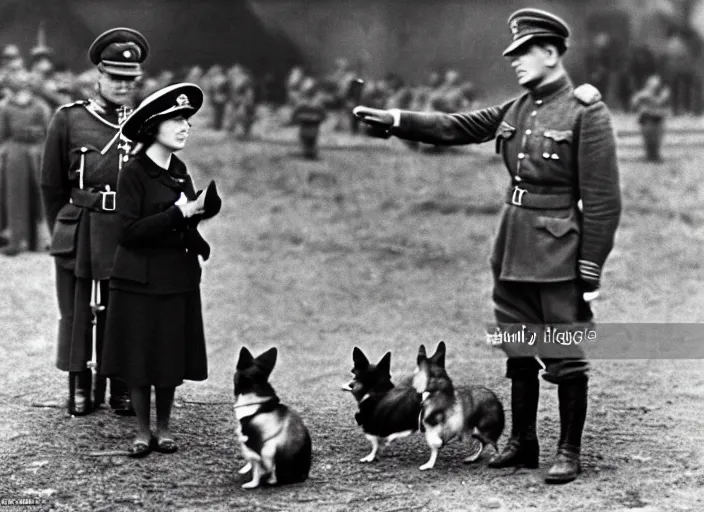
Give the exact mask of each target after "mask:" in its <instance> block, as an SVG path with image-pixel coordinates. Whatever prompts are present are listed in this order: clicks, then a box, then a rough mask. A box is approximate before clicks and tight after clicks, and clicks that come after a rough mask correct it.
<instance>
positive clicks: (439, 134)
mask: <svg viewBox="0 0 704 512" xmlns="http://www.w3.org/2000/svg"><path fill="white" fill-rule="evenodd" d="M392 133H393V134H394V135H397V136H398V137H401V138H404V139H408V140H416V141H419V142H424V143H429V144H437V145H441V144H446V145H454V144H469V143H481V142H486V141H489V140H491V139H494V138H495V139H496V150H497V153H499V154H501V155H502V157H503V160H504V163H505V165H506V168H507V170H508V172H509V175H510V177H511V186H510V187H509V189H508V191H507V193H506V202H507V204H506V206H505V207H504V209H503V212H502V216H501V222H500V225H499V229H498V233H497V236H496V240H495V244H494V250H493V253H492V256H491V266H492V271H493V274H494V302H495V314H496V319H497V321H498V322H499V323H500V324H502V323H507V324H511V323H530V324H537V325H544V324H553V323H581V322H588V321H590V320H591V318H592V315H591V311H590V309H589V306H588V304H587V303H586V302H584V300H583V298H582V291H583V289H582V287H581V285H580V281H579V280H578V278H579V277H580V276H581V277H582V278H584V277H585V276H586V277H590V276H593V277H595V278H596V279H597V280H598V277H599V275H600V272H601V267H602V266H603V264H604V262H605V261H606V258H607V256H608V254H609V252H610V251H611V249H612V247H613V242H614V235H615V231H616V228H617V225H618V222H619V217H620V211H621V200H620V188H619V176H618V165H617V157H616V144H615V136H614V131H613V127H612V125H611V120H610V115H609V112H608V110H607V108H606V106H605V104H604V103H603V102H602V101H600V96H599V94H598V91H596V89H594V88H593V87H591V86H581V87H580V88H577V89H576V90H575V89H574V88H573V86H572V84H571V83H570V81H569V79H568V78H567V77H566V76H564V77H562V78H561V79H559V80H557V81H555V82H553V83H550V84H547V85H545V86H542V87H540V88H538V89H536V90H533V91H531V92H530V93H526V94H524V95H522V96H520V97H519V98H516V99H514V100H512V101H509V102H507V103H505V104H503V105H499V106H494V107H489V108H486V109H483V110H479V111H475V112H471V113H455V114H444V113H419V112H408V111H401V112H400V123H399V125H398V126H396V127H394V128H393V130H392ZM578 201H581V203H582V211H580V209H579V208H578ZM509 355H511V354H509ZM580 356H581V354H580V353H579V352H577V353H575V356H574V357H577V358H579V357H580ZM570 357H573V356H570ZM545 362H546V364H547V376H548V378H552V380H554V381H559V380H561V379H563V378H565V377H567V376H571V375H573V374H574V372H584V371H586V370H587V364H586V362H585V361H580V360H576V361H575V360H572V361H570V362H569V364H566V363H565V362H564V361H562V362H561V361H556V360H555V361H550V360H547V361H545ZM537 369H538V363H537V362H536V361H535V360H534V359H533V358H526V357H521V358H510V359H509V361H508V372H507V377H511V378H513V377H515V376H516V374H517V372H522V371H529V372H536V371H537Z"/></svg>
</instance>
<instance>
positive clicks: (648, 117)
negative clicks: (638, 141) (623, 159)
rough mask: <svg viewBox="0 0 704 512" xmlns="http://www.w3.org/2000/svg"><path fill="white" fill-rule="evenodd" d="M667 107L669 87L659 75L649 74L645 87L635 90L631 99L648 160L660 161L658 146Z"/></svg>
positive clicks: (660, 140)
mask: <svg viewBox="0 0 704 512" xmlns="http://www.w3.org/2000/svg"><path fill="white" fill-rule="evenodd" d="M669 107H670V89H669V88H668V87H667V86H666V85H664V84H663V83H662V80H661V79H660V76H659V75H651V76H650V77H649V78H648V80H647V81H646V82H645V87H643V89H641V90H640V91H638V92H636V94H635V95H634V96H633V99H632V100H631V108H632V109H633V110H634V111H635V112H636V113H637V114H638V123H639V124H640V129H641V133H642V134H643V142H644V144H645V156H646V160H648V161H649V162H660V161H662V158H661V156H660V146H661V145H662V137H663V133H664V126H665V117H666V116H667V113H668V111H669Z"/></svg>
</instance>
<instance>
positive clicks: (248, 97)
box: [225, 64, 256, 139]
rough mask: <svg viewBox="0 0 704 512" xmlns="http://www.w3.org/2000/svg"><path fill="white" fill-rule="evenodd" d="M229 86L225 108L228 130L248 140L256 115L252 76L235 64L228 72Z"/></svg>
mask: <svg viewBox="0 0 704 512" xmlns="http://www.w3.org/2000/svg"><path fill="white" fill-rule="evenodd" d="M228 85H229V88H230V92H229V94H228V101H227V105H226V108H225V112H226V118H227V129H228V130H229V131H230V132H231V133H234V134H236V135H237V136H238V137H240V138H243V139H247V138H249V135H250V132H251V130H252V125H253V124H254V117H255V113H256V104H255V97H254V81H253V79H252V75H251V74H250V73H249V72H248V71H246V70H245V69H244V68H242V66H239V65H237V64H235V65H234V66H232V68H230V70H229V71H228Z"/></svg>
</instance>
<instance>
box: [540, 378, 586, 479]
mask: <svg viewBox="0 0 704 512" xmlns="http://www.w3.org/2000/svg"><path fill="white" fill-rule="evenodd" d="M587 382H588V379H587V377H578V378H575V379H570V380H568V381H566V382H563V383H561V384H560V385H559V386H558V388H557V393H558V399H559V402H560V441H559V443H558V447H557V457H556V458H555V463H554V464H553V465H552V467H551V468H550V469H549V470H548V474H547V475H546V477H545V482H547V483H549V484H564V483H567V482H571V481H572V480H574V479H575V478H577V475H578V474H579V473H580V472H581V471H582V468H581V465H580V462H579V454H580V450H581V446H582V432H583V430H584V422H585V420H586V418H587V389H588V386H587Z"/></svg>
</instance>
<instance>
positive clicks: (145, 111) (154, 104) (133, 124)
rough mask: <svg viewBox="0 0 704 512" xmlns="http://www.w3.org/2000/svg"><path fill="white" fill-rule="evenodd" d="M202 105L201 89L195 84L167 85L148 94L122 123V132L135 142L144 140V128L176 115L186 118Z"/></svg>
mask: <svg viewBox="0 0 704 512" xmlns="http://www.w3.org/2000/svg"><path fill="white" fill-rule="evenodd" d="M201 105H203V90H202V89H201V88H200V87H198V86H197V85H196V84H190V83H179V84H173V85H169V86H167V87H164V88H163V89H159V90H158V91H156V92H154V93H152V94H150V95H149V96H147V97H146V98H144V100H142V103H140V104H139V106H138V107H137V108H136V109H134V111H133V112H132V115H130V117H128V118H127V120H126V121H125V124H123V125H122V133H123V134H124V135H125V136H126V137H127V138H129V139H131V140H133V141H135V142H146V138H147V137H146V133H145V132H146V128H147V127H149V126H152V125H153V124H154V123H158V122H161V121H164V120H166V119H171V118H174V117H177V116H183V117H185V118H188V117H190V116H192V115H193V114H195V113H196V112H198V110H199V109H200V107H201Z"/></svg>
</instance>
